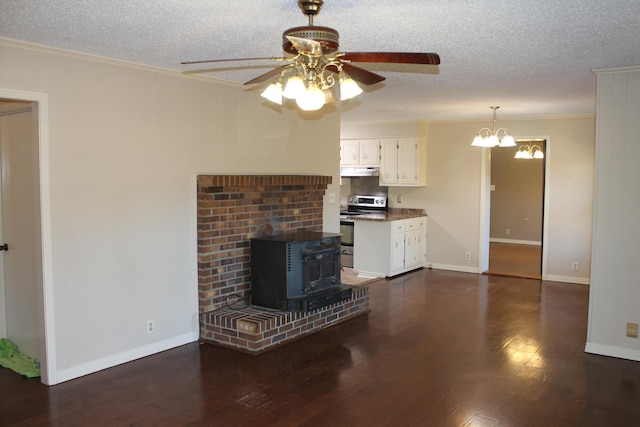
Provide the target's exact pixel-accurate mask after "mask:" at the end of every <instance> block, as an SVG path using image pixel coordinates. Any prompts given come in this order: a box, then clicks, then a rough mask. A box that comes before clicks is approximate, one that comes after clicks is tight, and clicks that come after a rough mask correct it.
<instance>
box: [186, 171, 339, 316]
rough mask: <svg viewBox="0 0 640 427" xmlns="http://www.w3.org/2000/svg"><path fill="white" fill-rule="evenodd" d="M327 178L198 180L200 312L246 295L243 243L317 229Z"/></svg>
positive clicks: (210, 177) (211, 177)
mask: <svg viewBox="0 0 640 427" xmlns="http://www.w3.org/2000/svg"><path fill="white" fill-rule="evenodd" d="M331 179H332V177H330V176H309V175H304V176H303V175H201V176H199V177H198V288H199V306H200V313H201V314H202V313H206V312H209V311H211V310H217V309H219V308H221V307H224V306H225V305H227V304H229V303H233V302H234V301H237V300H238V298H244V299H247V300H248V298H249V295H250V288H251V283H250V273H251V267H250V259H249V258H250V246H249V241H250V239H251V238H252V237H255V236H257V235H258V233H260V232H261V231H264V230H269V229H270V228H271V229H273V233H274V234H275V233H277V232H280V231H283V230H298V229H307V230H312V231H322V224H323V218H322V213H323V197H324V193H325V191H326V189H327V185H329V184H330V183H331Z"/></svg>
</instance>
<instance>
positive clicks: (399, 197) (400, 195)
mask: <svg viewBox="0 0 640 427" xmlns="http://www.w3.org/2000/svg"><path fill="white" fill-rule="evenodd" d="M396 200H397V201H398V203H402V194H398V198H397V199H396Z"/></svg>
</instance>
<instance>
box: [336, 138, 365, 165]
mask: <svg viewBox="0 0 640 427" xmlns="http://www.w3.org/2000/svg"><path fill="white" fill-rule="evenodd" d="M359 146H360V145H359V143H358V141H340V166H358V162H359V160H360V154H359Z"/></svg>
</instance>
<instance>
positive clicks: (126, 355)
mask: <svg viewBox="0 0 640 427" xmlns="http://www.w3.org/2000/svg"><path fill="white" fill-rule="evenodd" d="M198 338H199V333H197V332H190V333H188V334H184V335H181V336H178V337H175V338H171V339H168V340H164V341H159V342H155V343H153V344H149V345H147V346H144V347H138V348H135V349H133V350H129V351H125V352H122V353H119V354H114V355H112V356H108V357H105V358H102V359H98V360H94V361H93V362H88V363H84V364H82V365H78V366H74V367H73V368H69V369H62V370H60V371H58V372H57V377H56V379H57V383H61V382H64V381H69V380H72V379H75V378H78V377H82V376H84V375H88V374H92V373H95V372H98V371H102V370H103V369H107V368H112V367H114V366H118V365H122V364H123V363H127V362H131V361H133V360H136V359H141V358H143V357H147V356H151V355H153V354H156V353H160V352H161V351H165V350H170V349H172V348H175V347H179V346H181V345H185V344H189V343H192V342H195V341H198Z"/></svg>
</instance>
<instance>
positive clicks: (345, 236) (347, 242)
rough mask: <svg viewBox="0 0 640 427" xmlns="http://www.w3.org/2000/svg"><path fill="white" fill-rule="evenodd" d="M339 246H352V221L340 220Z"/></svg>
mask: <svg viewBox="0 0 640 427" xmlns="http://www.w3.org/2000/svg"><path fill="white" fill-rule="evenodd" d="M340 234H342V236H341V237H340V244H341V245H342V246H353V220H344V219H341V220H340Z"/></svg>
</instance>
